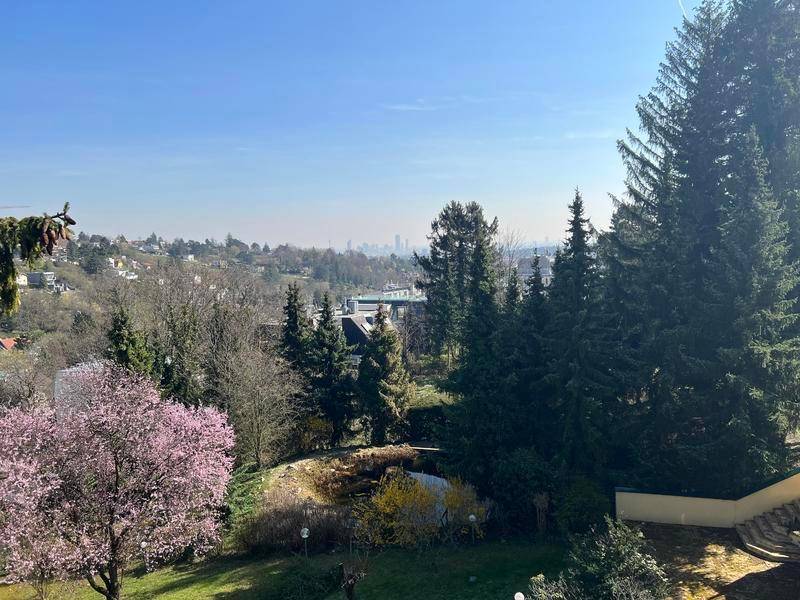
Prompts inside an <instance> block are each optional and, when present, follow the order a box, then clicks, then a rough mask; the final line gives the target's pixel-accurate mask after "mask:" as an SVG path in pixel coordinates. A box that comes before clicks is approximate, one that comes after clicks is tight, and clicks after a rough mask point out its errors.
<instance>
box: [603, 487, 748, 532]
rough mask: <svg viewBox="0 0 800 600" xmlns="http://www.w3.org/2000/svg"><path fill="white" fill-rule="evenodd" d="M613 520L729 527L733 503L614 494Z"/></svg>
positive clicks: (710, 499)
mask: <svg viewBox="0 0 800 600" xmlns="http://www.w3.org/2000/svg"><path fill="white" fill-rule="evenodd" d="M616 495H617V518H618V519H627V520H630V521H648V522H650V523H669V524H671V525H702V526H705V527H733V524H734V519H735V515H736V500H717V499H714V498H689V497H686V496H667V495H662V494H643V493H639V492H622V491H618V492H617V494H616Z"/></svg>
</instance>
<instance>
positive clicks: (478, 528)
mask: <svg viewBox="0 0 800 600" xmlns="http://www.w3.org/2000/svg"><path fill="white" fill-rule="evenodd" d="M448 482H449V484H450V486H449V487H448V488H447V489H446V490H445V492H444V508H445V510H446V511H447V512H446V515H447V518H446V520H445V526H444V530H445V531H444V533H445V536H446V537H447V539H449V540H453V541H456V540H458V539H460V538H464V537H467V536H472V535H475V537H477V538H481V537H483V533H484V531H483V530H484V525H485V524H486V517H487V514H488V507H487V505H486V503H485V502H481V501H480V500H478V495H477V493H476V492H475V488H473V487H472V486H471V485H469V484H468V483H464V482H462V481H461V480H460V479H450V480H448ZM470 515H475V523H471V522H470V520H469V516H470Z"/></svg>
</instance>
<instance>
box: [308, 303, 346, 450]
mask: <svg viewBox="0 0 800 600" xmlns="http://www.w3.org/2000/svg"><path fill="white" fill-rule="evenodd" d="M307 362H308V370H309V374H310V384H311V394H312V399H313V404H314V406H315V407H317V408H318V409H319V410H320V412H321V414H322V416H323V417H324V418H325V419H326V420H328V421H329V422H330V424H331V436H330V440H329V444H330V446H331V447H334V446H337V445H338V444H340V443H341V441H342V440H343V438H344V436H345V435H346V433H347V430H348V423H349V420H350V418H351V416H352V408H353V407H352V404H353V378H352V376H351V374H350V348H348V346H347V340H345V337H344V332H343V331H342V328H341V326H340V325H339V324H338V323H337V322H336V318H335V317H334V314H333V305H332V304H331V299H330V296H329V294H328V293H327V292H326V293H325V294H324V295H323V297H322V312H321V314H320V318H319V323H318V324H317V328H316V329H315V330H314V332H313V334H312V335H311V343H310V344H309V355H308V361H307Z"/></svg>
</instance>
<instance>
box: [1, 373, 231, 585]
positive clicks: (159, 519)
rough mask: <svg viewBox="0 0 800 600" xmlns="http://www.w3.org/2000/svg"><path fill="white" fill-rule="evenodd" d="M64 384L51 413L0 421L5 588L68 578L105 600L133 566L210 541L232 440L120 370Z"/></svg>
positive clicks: (210, 414) (213, 417) (203, 547)
mask: <svg viewBox="0 0 800 600" xmlns="http://www.w3.org/2000/svg"><path fill="white" fill-rule="evenodd" d="M72 377H73V378H74V380H73V382H72V384H73V385H71V387H70V389H71V393H70V395H69V396H68V397H65V398H61V399H59V403H60V405H57V406H55V407H54V409H52V410H50V409H48V410H41V409H39V410H31V411H26V410H22V409H12V410H8V411H6V412H5V413H3V414H2V415H0V548H2V549H3V551H4V554H5V555H6V568H7V570H8V572H9V574H10V578H11V579H15V580H31V579H36V578H40V577H47V578H52V577H67V576H76V575H77V576H81V577H84V578H86V579H87V580H89V583H90V584H91V585H92V587H94V588H95V589H96V590H97V591H98V592H100V593H102V594H103V595H104V596H106V597H107V598H109V599H116V598H119V591H120V588H121V582H122V575H123V573H124V570H125V568H126V567H127V566H128V565H129V564H130V562H131V561H132V560H134V559H137V558H139V559H141V560H143V561H144V562H145V564H147V565H148V566H150V565H153V564H156V563H158V562H163V561H165V560H169V559H171V558H174V557H176V556H178V555H179V554H181V553H182V552H184V551H185V550H186V549H187V548H189V547H191V548H192V550H193V551H194V552H196V553H203V552H205V551H207V550H209V549H210V548H211V547H213V546H214V545H215V544H216V543H217V541H218V516H219V514H218V513H219V509H220V507H221V506H222V504H223V497H224V493H225V488H226V485H227V483H228V479H229V477H230V470H231V467H232V457H231V449H232V447H233V432H232V430H231V429H230V427H229V426H228V424H227V420H226V417H225V415H224V414H222V413H220V412H218V411H216V410H214V409H211V408H189V407H186V406H183V405H180V404H175V403H173V402H169V401H167V400H164V399H162V398H161V397H160V395H159V393H158V390H157V389H156V388H155V386H154V385H153V383H152V382H151V381H149V380H147V379H145V378H142V377H139V376H135V375H132V374H130V373H128V372H126V371H124V370H122V369H120V368H119V367H115V366H111V365H105V364H104V365H100V366H95V367H93V368H87V369H83V370H78V371H77V372H74V373H73V374H72ZM97 578H99V580H98V579H97Z"/></svg>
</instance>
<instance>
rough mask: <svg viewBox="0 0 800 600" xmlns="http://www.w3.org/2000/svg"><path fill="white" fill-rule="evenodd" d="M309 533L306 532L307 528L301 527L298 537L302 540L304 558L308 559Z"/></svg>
mask: <svg viewBox="0 0 800 600" xmlns="http://www.w3.org/2000/svg"><path fill="white" fill-rule="evenodd" d="M310 533H311V532H310V531H309V530H308V527H303V528H302V529H301V530H300V537H301V538H303V549H304V550H305V553H306V558H308V535H309V534H310Z"/></svg>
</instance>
